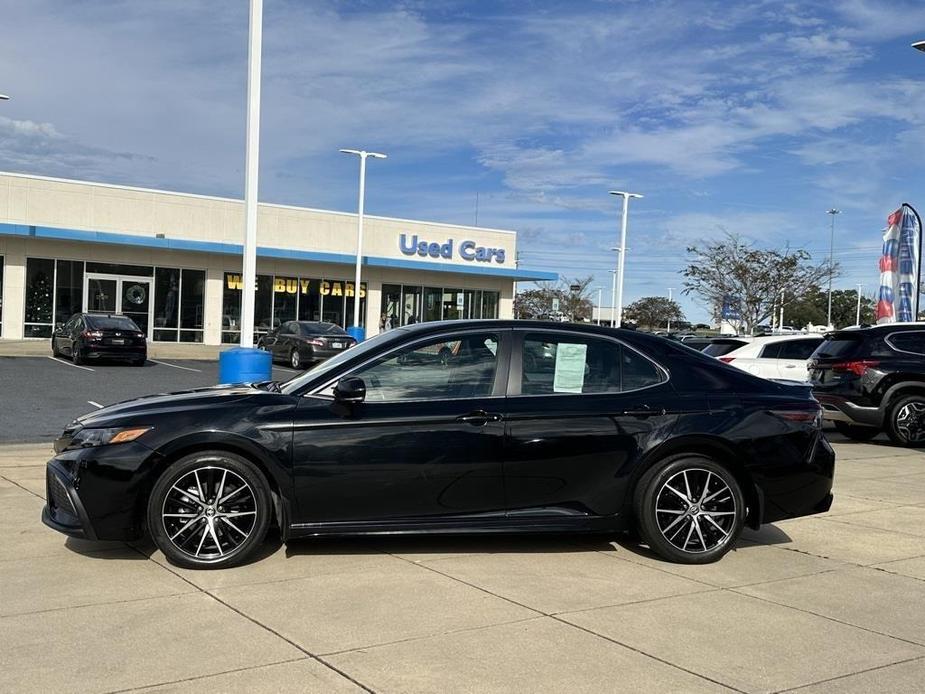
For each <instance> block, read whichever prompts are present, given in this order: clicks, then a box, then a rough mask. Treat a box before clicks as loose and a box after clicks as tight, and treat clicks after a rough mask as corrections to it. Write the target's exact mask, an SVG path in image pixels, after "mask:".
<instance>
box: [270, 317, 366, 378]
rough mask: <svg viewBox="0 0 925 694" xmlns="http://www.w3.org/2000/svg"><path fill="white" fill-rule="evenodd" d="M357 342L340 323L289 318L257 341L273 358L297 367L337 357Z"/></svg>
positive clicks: (301, 367)
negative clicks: (336, 355) (289, 319)
mask: <svg viewBox="0 0 925 694" xmlns="http://www.w3.org/2000/svg"><path fill="white" fill-rule="evenodd" d="M355 344H356V340H354V339H353V338H352V337H350V336H349V335H348V334H347V333H346V332H344V329H343V328H341V327H340V326H339V325H335V324H334V323H322V322H319V321H307V320H291V321H287V322H285V323H283V324H282V325H281V326H280V327H279V328H278V329H276V330H271V331H270V332H268V333H267V334H266V335H264V336H263V337H261V338H260V339H259V340H258V341H257V347H259V348H260V349H265V350H267V351H268V352H269V353H270V354H271V355H272V357H273V361H277V360H279V359H283V360H285V361H286V362H288V363H289V365H290V366H291V367H292V368H293V369H303V368H305V367H306V366H308V365H310V364H313V363H317V362H319V361H323V360H324V359H328V358H330V357H333V356H334V355H335V354H340V353H341V352H343V351H344V350H345V349H348V348H350V347H353V346H354V345H355Z"/></svg>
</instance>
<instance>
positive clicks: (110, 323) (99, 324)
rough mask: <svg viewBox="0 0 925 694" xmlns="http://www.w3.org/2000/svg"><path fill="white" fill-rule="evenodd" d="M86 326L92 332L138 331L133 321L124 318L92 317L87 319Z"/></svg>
mask: <svg viewBox="0 0 925 694" xmlns="http://www.w3.org/2000/svg"><path fill="white" fill-rule="evenodd" d="M87 325H88V326H89V327H91V328H93V329H94V330H135V331H137V330H138V326H137V325H135V321H133V320H132V319H131V318H126V317H125V316H109V317H107V316H92V317H88V318H87Z"/></svg>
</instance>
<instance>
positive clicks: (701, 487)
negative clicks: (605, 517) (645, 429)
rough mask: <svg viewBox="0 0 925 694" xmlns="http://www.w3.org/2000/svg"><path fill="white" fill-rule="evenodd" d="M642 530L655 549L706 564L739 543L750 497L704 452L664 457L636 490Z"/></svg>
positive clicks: (675, 559) (670, 557) (677, 558)
mask: <svg viewBox="0 0 925 694" xmlns="http://www.w3.org/2000/svg"><path fill="white" fill-rule="evenodd" d="M633 505H634V510H635V514H636V523H637V527H638V529H639V534H640V535H641V536H642V539H643V541H644V542H645V543H646V544H647V545H649V547H650V548H651V549H652V551H653V552H655V553H657V554H659V555H660V556H662V557H663V558H665V559H668V560H669V561H673V562H676V563H680V564H707V563H709V562H714V561H717V560H718V559H720V558H721V557H722V556H723V555H724V554H726V552H728V551H729V550H730V549H732V548H733V547H734V546H735V542H736V540H737V539H738V537H739V534H740V533H741V532H742V527H743V525H744V523H745V515H746V508H745V499H744V497H743V495H742V490H741V489H740V487H739V483H738V482H737V481H736V479H735V477H734V476H733V475H732V473H731V472H730V471H729V470H728V469H727V468H725V467H724V466H722V465H720V464H719V463H718V462H716V461H715V460H712V459H711V458H707V457H706V456H702V455H696V454H695V455H689V454H682V455H676V456H672V457H669V458H666V459H665V460H662V461H659V462H658V463H656V464H655V465H653V467H652V468H650V469H649V470H648V471H646V473H645V474H644V475H643V476H642V478H641V479H640V481H639V484H638V485H637V487H636V493H635V495H634V504H633Z"/></svg>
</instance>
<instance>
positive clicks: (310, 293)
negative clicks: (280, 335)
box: [222, 272, 366, 343]
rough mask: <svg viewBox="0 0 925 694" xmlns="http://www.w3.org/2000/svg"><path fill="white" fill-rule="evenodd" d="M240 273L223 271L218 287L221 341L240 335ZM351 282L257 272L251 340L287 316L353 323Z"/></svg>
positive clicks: (363, 287) (345, 324) (363, 314)
mask: <svg viewBox="0 0 925 694" xmlns="http://www.w3.org/2000/svg"><path fill="white" fill-rule="evenodd" d="M243 284H244V281H243V278H242V277H241V275H240V274H238V273H233V272H226V273H225V284H224V288H223V291H222V342H225V343H234V342H237V341H238V340H239V339H240V335H241V288H242V287H243ZM353 301H354V290H353V282H346V281H344V280H329V279H314V278H310V277H285V276H281V277H274V276H271V275H258V276H257V292H256V296H255V301H254V303H255V308H254V326H255V327H254V341H255V342H256V340H257V338H258V337H259V336H260V335H264V334H266V333H267V331H269V330H271V329H273V328H278V327H279V326H280V325H281V324H282V323H285V322H286V321H289V320H295V319H296V318H298V320H306V321H320V320H325V321H328V322H331V323H335V324H337V325H339V326H341V327H342V328H346V327H349V326H350V325H352V324H353ZM365 322H366V283H365V282H364V283H363V284H361V285H360V324H361V325H365Z"/></svg>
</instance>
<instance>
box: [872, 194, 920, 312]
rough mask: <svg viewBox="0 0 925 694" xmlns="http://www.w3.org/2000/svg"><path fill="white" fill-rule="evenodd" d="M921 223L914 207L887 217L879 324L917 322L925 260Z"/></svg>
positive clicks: (901, 208)
mask: <svg viewBox="0 0 925 694" xmlns="http://www.w3.org/2000/svg"><path fill="white" fill-rule="evenodd" d="M921 256H922V220H921V219H920V218H919V215H918V213H917V212H916V211H915V210H914V209H913V208H912V206H911V205H908V204H906V203H903V205H902V207H900V208H899V209H898V210H896V211H895V212H893V213H892V214H891V215H890V216H889V217H887V227H886V229H884V231H883V252H882V254H881V255H880V294H879V296H878V297H877V323H901V322H907V321H914V320H916V316H917V314H918V309H919V283H920V281H921V261H922V258H921Z"/></svg>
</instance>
